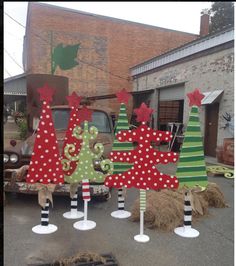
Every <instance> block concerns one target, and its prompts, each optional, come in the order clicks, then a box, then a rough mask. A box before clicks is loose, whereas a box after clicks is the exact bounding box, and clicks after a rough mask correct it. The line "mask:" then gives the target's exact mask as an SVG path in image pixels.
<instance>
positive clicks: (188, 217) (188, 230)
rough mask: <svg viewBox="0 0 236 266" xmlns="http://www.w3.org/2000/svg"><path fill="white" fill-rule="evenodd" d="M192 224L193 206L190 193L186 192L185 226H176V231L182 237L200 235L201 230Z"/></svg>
mask: <svg viewBox="0 0 236 266" xmlns="http://www.w3.org/2000/svg"><path fill="white" fill-rule="evenodd" d="M191 225H192V206H191V202H190V197H189V193H188V192H185V196H184V226H183V227H177V228H175V230H174V232H175V233H176V234H177V235H179V236H182V237H189V238H193V237H198V236H199V232H198V231H197V230H195V229H193V228H192V227H191Z"/></svg>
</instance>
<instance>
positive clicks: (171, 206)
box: [130, 189, 183, 231]
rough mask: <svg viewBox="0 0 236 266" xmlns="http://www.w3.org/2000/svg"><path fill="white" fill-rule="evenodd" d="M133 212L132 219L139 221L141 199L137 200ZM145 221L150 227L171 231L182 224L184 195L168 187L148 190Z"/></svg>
mask: <svg viewBox="0 0 236 266" xmlns="http://www.w3.org/2000/svg"><path fill="white" fill-rule="evenodd" d="M131 213H132V215H131V217H130V219H131V221H134V222H139V219H140V212H139V199H137V200H136V201H135V203H134V206H133V208H132V211H131ZM144 223H145V225H146V227H148V228H156V229H159V230H161V231H170V230H173V229H174V228H175V227H176V226H178V225H180V224H182V223H183V195H182V194H181V193H179V192H176V191H170V190H167V189H165V190H161V191H152V192H148V193H147V207H146V211H145V213H144Z"/></svg>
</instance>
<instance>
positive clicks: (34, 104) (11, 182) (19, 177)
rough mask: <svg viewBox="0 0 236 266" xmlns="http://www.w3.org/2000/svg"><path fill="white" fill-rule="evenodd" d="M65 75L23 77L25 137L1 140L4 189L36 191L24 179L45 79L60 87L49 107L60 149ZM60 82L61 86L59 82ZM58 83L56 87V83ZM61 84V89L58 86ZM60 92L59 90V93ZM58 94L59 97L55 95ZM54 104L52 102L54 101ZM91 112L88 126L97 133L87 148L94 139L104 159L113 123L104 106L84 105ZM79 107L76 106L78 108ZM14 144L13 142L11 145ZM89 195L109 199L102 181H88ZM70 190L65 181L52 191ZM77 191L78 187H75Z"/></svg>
mask: <svg viewBox="0 0 236 266" xmlns="http://www.w3.org/2000/svg"><path fill="white" fill-rule="evenodd" d="M66 79H67V78H65V77H61V76H51V75H42V74H35V75H31V76H29V77H28V80H27V90H28V92H27V111H28V116H27V124H28V131H29V132H28V137H27V138H26V139H25V140H24V141H21V142H19V143H17V144H16V142H15V141H10V143H4V155H3V160H4V190H5V191H6V192H19V193H37V186H36V185H35V184H28V183H26V182H25V177H26V175H27V170H28V166H29V163H30V160H31V154H32V152H33V146H34V141H35V137H36V133H37V124H38V121H39V118H38V117H39V116H40V101H39V96H38V95H37V90H36V88H37V87H41V86H43V85H44V83H45V82H47V83H48V84H49V86H50V85H51V86H52V87H54V88H57V89H60V92H59V91H58V93H57V94H56V95H57V99H56V101H54V102H53V103H52V104H54V105H52V106H51V109H52V115H53V120H54V125H55V130H56V136H57V140H58V144H59V149H60V152H61V150H62V146H63V142H64V137H65V134H66V130H67V124H68V120H69V116H70V107H69V106H68V105H67V104H65V103H66V97H65V96H66V95H67V94H68V87H67V81H66ZM63 84H64V85H63ZM57 85H58V86H57ZM62 85H63V86H64V88H62ZM62 91H63V93H62ZM59 96H60V97H59ZM55 103H56V104H55ZM87 107H88V108H89V109H91V110H92V111H93V114H92V121H91V122H89V125H90V126H91V125H94V126H95V127H97V129H98V131H99V133H98V137H97V139H96V140H95V141H94V142H91V143H90V145H91V148H92V147H93V146H94V145H95V142H100V143H102V144H103V145H104V154H103V156H104V158H107V157H108V155H109V153H110V151H111V148H112V143H113V139H114V137H113V134H114V133H113V123H112V117H111V114H112V113H111V112H110V110H108V109H105V108H102V109H101V108H98V107H96V105H94V104H93V105H91V106H87ZM78 108H80V107H78ZM15 144H16V145H15ZM94 167H95V168H96V169H98V170H99V161H95V162H94ZM90 190H91V195H92V196H98V197H101V198H105V199H106V198H109V196H110V191H109V188H107V187H106V186H104V184H95V183H91V186H90ZM69 191H70V185H69V184H67V183H65V184H63V185H57V186H56V188H55V191H54V194H61V195H65V194H68V193H69ZM78 192H79V194H80V193H81V189H80V188H79V191H78Z"/></svg>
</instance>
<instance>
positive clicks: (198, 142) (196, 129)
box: [176, 89, 208, 188]
mask: <svg viewBox="0 0 236 266" xmlns="http://www.w3.org/2000/svg"><path fill="white" fill-rule="evenodd" d="M187 96H188V97H189V106H191V111H190V116H189V122H188V125H187V128H186V131H185V134H184V135H185V136H184V142H183V145H182V148H181V152H180V156H179V162H178V167H177V172H176V176H177V177H178V180H179V186H180V187H183V186H185V187H188V188H193V187H195V186H197V185H198V186H201V187H206V186H207V184H208V181H207V173H206V164H205V159H204V149H203V141H202V135H201V128H200V122H199V113H198V107H199V106H200V105H201V100H202V99H203V98H204V95H203V94H201V93H200V91H199V90H198V89H195V90H194V92H192V93H188V94H187Z"/></svg>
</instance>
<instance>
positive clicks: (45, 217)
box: [41, 199, 49, 226]
mask: <svg viewBox="0 0 236 266" xmlns="http://www.w3.org/2000/svg"><path fill="white" fill-rule="evenodd" d="M41 225H42V226H48V225H49V199H47V201H46V205H45V208H42V209H41Z"/></svg>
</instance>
